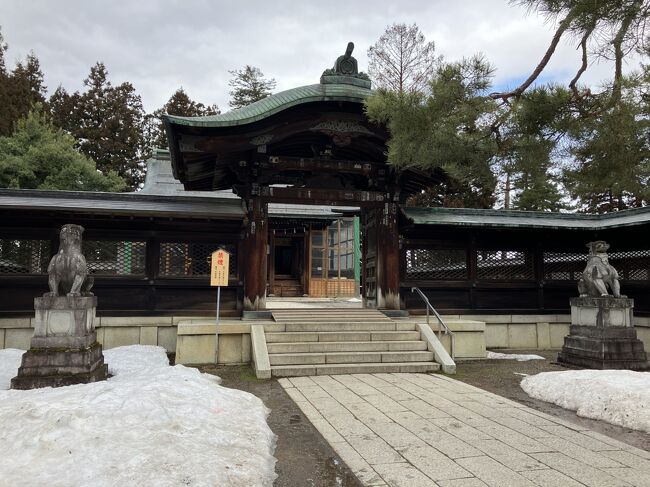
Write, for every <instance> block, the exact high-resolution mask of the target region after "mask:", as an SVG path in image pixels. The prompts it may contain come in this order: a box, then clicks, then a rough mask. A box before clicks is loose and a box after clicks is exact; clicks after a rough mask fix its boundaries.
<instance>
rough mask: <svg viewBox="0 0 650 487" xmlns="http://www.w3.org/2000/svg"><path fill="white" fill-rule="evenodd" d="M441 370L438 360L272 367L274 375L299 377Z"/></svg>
mask: <svg viewBox="0 0 650 487" xmlns="http://www.w3.org/2000/svg"><path fill="white" fill-rule="evenodd" d="M438 370H440V364H437V363H436V362H407V363H399V362H392V363H365V364H364V363H362V364H359V363H356V364H317V365H276V366H272V367H271V375H272V376H273V377H297V376H304V375H340V374H379V373H389V374H390V373H421V374H423V373H427V372H436V371H438Z"/></svg>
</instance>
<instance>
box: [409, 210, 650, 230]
mask: <svg viewBox="0 0 650 487" xmlns="http://www.w3.org/2000/svg"><path fill="white" fill-rule="evenodd" d="M402 213H403V214H404V216H405V217H406V218H407V219H408V220H410V221H411V222H413V224H415V225H456V226H467V227H469V226H472V227H473V226H484V227H504V228H505V227H510V228H513V227H522V228H525V227H527V228H556V229H560V228H564V229H573V230H604V229H607V228H615V227H625V226H631V225H641V224H645V223H649V222H650V207H645V208H635V209H630V210H622V211H617V212H614V213H606V214H602V215H594V214H584V213H551V212H543V211H521V210H490V209H474V208H415V207H405V208H402Z"/></svg>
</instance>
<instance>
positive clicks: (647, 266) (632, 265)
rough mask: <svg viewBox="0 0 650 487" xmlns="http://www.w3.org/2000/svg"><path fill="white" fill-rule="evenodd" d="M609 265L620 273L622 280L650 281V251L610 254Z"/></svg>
mask: <svg viewBox="0 0 650 487" xmlns="http://www.w3.org/2000/svg"><path fill="white" fill-rule="evenodd" d="M609 263H610V264H612V266H614V269H616V270H617V271H618V275H619V277H620V278H621V279H625V280H634V281H647V280H650V250H629V251H624V252H610V253H609Z"/></svg>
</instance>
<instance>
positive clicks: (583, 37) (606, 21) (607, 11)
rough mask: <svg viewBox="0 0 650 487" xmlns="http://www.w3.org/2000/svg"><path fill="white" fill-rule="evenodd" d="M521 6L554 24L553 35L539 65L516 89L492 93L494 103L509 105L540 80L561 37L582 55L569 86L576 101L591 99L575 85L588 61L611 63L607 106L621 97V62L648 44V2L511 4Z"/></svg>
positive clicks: (522, 0) (535, 0)
mask: <svg viewBox="0 0 650 487" xmlns="http://www.w3.org/2000/svg"><path fill="white" fill-rule="evenodd" d="M511 3H513V4H519V5H524V6H526V7H528V9H529V10H531V11H535V12H537V13H538V14H540V15H541V16H543V17H545V18H546V20H547V21H549V22H555V23H556V29H555V33H554V35H553V38H552V39H551V42H550V43H549V46H548V48H547V50H546V52H545V53H544V55H543V56H542V59H541V60H540V62H539V64H538V65H537V66H536V67H535V69H534V70H533V72H532V73H531V74H530V76H529V77H528V78H527V79H526V80H525V81H524V82H523V83H522V84H521V85H519V86H518V87H517V88H515V89H513V90H510V91H507V92H502V93H492V95H491V96H492V97H493V98H495V99H502V100H504V101H508V100H509V99H510V98H512V97H515V98H516V97H519V96H521V94H522V93H523V92H524V91H526V90H527V89H528V88H529V87H530V86H531V85H532V84H533V83H534V82H535V80H536V79H537V78H538V77H539V75H540V74H541V73H542V71H543V70H544V69H545V68H546V66H547V65H548V63H549V62H550V60H551V58H552V57H553V54H554V53H555V49H556V47H557V46H558V44H559V42H560V40H561V39H562V37H567V36H572V37H574V38H575V39H579V43H578V47H579V48H580V49H581V51H582V60H581V63H580V66H579V68H578V70H577V72H576V74H575V76H574V78H573V79H572V80H571V81H570V83H569V88H570V89H571V90H572V92H573V93H574V95H575V96H576V97H585V96H586V97H591V96H592V92H591V89H587V88H583V89H582V90H580V89H579V88H578V85H577V83H578V81H579V79H580V77H581V76H582V75H583V74H584V73H585V71H586V70H587V69H588V67H589V58H590V57H593V58H596V59H598V58H604V59H612V60H614V75H613V82H612V83H611V84H610V85H609V90H607V92H606V93H605V94H606V95H607V96H606V97H603V98H606V99H607V100H606V102H605V103H606V104H607V105H610V106H611V105H612V104H615V103H616V101H617V100H618V99H619V98H620V96H621V89H622V86H623V77H624V76H623V60H624V58H625V56H626V55H627V54H629V53H630V52H633V51H634V49H635V48H636V47H638V46H639V45H640V44H643V43H647V39H648V29H649V28H650V27H649V25H650V22H649V21H650V0H511Z"/></svg>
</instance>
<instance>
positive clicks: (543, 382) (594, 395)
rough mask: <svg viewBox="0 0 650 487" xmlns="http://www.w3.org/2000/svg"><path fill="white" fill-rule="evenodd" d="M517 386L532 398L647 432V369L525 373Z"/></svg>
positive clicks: (649, 405) (649, 387) (649, 386)
mask: <svg viewBox="0 0 650 487" xmlns="http://www.w3.org/2000/svg"><path fill="white" fill-rule="evenodd" d="M521 388H522V389H523V390H524V391H526V393H527V394H528V395H529V396H531V397H534V398H536V399H541V400H542V401H546V402H551V403H553V404H557V405H558V406H561V407H563V408H565V409H571V410H573V411H575V412H576V413H577V414H578V416H583V417H585V418H592V419H599V420H602V421H606V422H608V423H612V424H617V425H619V426H624V427H626V428H631V429H635V430H641V431H647V432H650V373H648V372H634V371H631V370H569V371H560V372H542V373H540V374H536V375H532V376H528V377H525V378H524V379H522V381H521Z"/></svg>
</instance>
